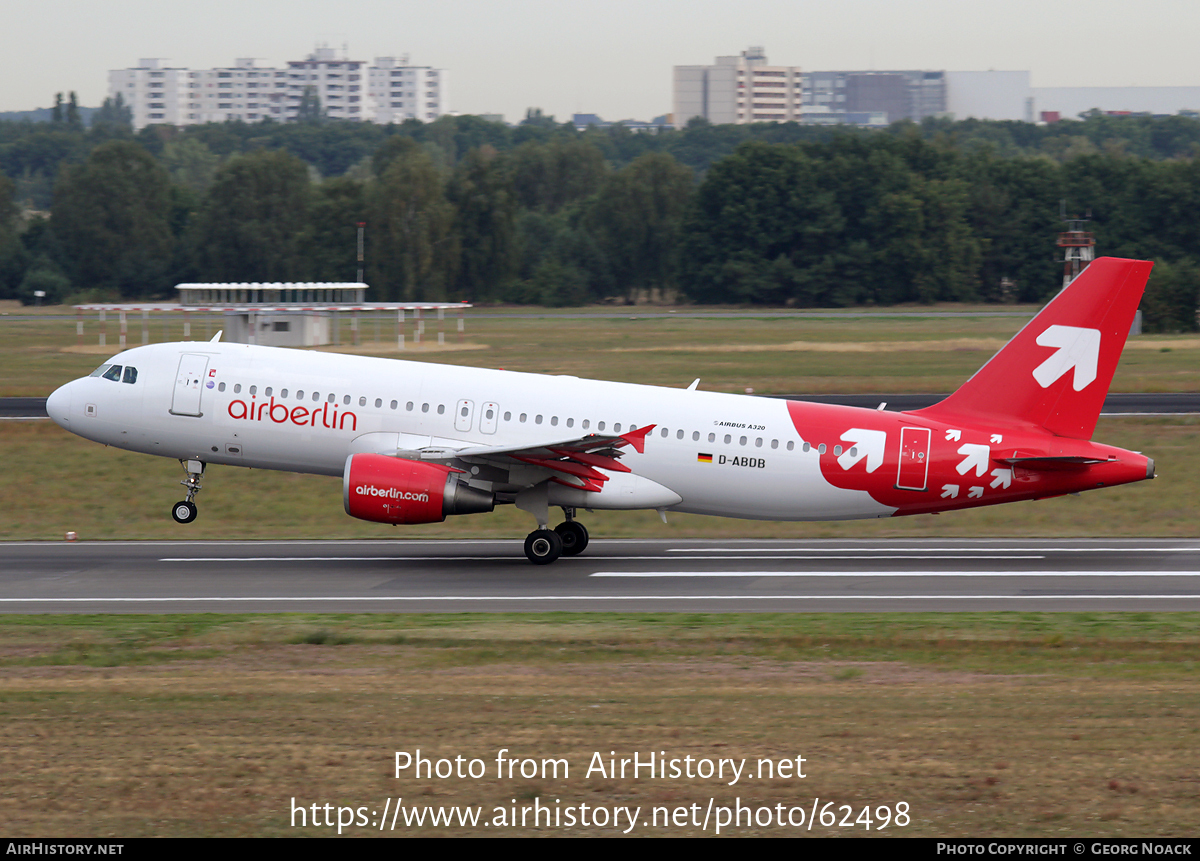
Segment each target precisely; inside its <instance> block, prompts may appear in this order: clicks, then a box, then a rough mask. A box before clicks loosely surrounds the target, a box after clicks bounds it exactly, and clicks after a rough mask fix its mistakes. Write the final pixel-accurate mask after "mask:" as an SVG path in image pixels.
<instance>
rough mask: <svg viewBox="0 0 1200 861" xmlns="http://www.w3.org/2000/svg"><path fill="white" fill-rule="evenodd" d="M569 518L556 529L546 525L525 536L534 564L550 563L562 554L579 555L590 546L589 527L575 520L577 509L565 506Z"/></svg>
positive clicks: (526, 553)
mask: <svg viewBox="0 0 1200 861" xmlns="http://www.w3.org/2000/svg"><path fill="white" fill-rule="evenodd" d="M563 513H564V514H566V516H567V519H566V520H565V521H563V522H562V523H560V524H558V526H556V527H554V529H549V528H547V527H545V526H543V527H540V528H538V529H535V530H533V532H530V533H529V535H528V536H527V537H526V538H525V555H526V556H527V557H528V558H529V561H530V562H532V563H533V564H534V565H549V564H550V563H551V562H553V561H554V560H556V559H558V557H560V556H578V555H579V554H580V553H582V552H583V550H584V548H585V547H587V546H588V531H587V527H586V526H584V525H583V524H582V523H580V522H579V521H578V520H575V509H573V508H564V509H563Z"/></svg>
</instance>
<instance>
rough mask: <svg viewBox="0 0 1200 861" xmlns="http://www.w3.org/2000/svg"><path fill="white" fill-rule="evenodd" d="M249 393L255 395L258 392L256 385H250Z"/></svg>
mask: <svg viewBox="0 0 1200 861" xmlns="http://www.w3.org/2000/svg"><path fill="white" fill-rule="evenodd" d="M250 394H252V395H257V394H258V386H251V387H250Z"/></svg>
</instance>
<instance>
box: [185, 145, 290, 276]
mask: <svg viewBox="0 0 1200 861" xmlns="http://www.w3.org/2000/svg"><path fill="white" fill-rule="evenodd" d="M311 197H312V196H311V189H310V187H309V180H308V167H307V166H306V165H305V164H304V162H302V161H301V160H300V159H298V158H296V157H295V156H292V155H288V154H287V153H284V152H278V151H275V152H271V151H266V150H260V151H258V152H253V153H249V154H247V155H242V156H236V157H235V158H232V159H230V160H229V161H228V162H226V163H225V164H224V165H222V166H221V168H220V169H219V170H218V171H217V175H216V178H215V179H214V180H213V183H212V186H211V187H210V188H209V190H208V194H207V195H205V197H204V200H203V202H202V203H201V206H200V211H199V212H198V213H197V215H196V217H195V220H194V229H193V231H192V246H193V248H194V249H195V260H196V264H197V266H198V267H199V272H200V277H202V278H203V279H204V280H206V281H295V280H300V279H301V278H303V274H304V262H303V257H304V255H303V248H302V245H301V236H302V234H303V233H304V230H305V227H306V226H307V224H308V208H309V204H310V201H311Z"/></svg>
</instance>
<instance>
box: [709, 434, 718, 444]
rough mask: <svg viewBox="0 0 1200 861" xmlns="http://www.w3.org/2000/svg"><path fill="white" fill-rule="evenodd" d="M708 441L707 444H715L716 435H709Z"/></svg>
mask: <svg viewBox="0 0 1200 861" xmlns="http://www.w3.org/2000/svg"><path fill="white" fill-rule="evenodd" d="M708 441H709V442H716V441H717V435H716V434H715V433H710V434H709V435H708Z"/></svg>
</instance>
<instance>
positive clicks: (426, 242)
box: [370, 147, 458, 301]
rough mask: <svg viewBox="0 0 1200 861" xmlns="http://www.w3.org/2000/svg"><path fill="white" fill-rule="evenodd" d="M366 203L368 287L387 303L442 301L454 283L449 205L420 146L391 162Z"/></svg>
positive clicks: (455, 255)
mask: <svg viewBox="0 0 1200 861" xmlns="http://www.w3.org/2000/svg"><path fill="white" fill-rule="evenodd" d="M373 191H374V193H373V195H372V200H371V218H370V224H371V235H372V237H373V241H372V243H371V249H372V254H371V257H372V260H373V263H372V265H371V271H372V276H371V284H372V285H373V288H374V289H375V290H376V291H377V295H378V296H380V297H385V298H387V299H391V300H401V301H418V300H441V299H444V298H445V297H446V295H447V290H448V288H449V286H450V285H451V284H452V283H453V282H454V273H455V270H456V268H457V264H458V249H457V245H456V242H455V238H454V233H453V230H452V225H453V221H454V207H453V206H452V205H451V204H450V203H449V201H447V200H446V196H445V193H444V189H443V180H442V176H441V174H439V172H438V170H437V168H436V166H435V165H434V163H433V161H432V159H430V157H429V155H428V154H427V153H426V152H424V151H423V150H421V149H419V148H416V147H414V148H412V149H409V150H408V151H407V152H405V153H403V154H401V155H398V156H397V157H396V158H394V159H392V161H391V162H390V164H389V166H388V167H387V169H386V170H385V171H384V173H383V175H382V176H381V177H380V179H379V180H378V182H376V183H375V186H374V190H373Z"/></svg>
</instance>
